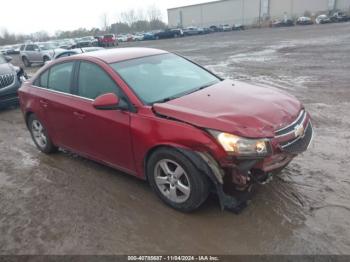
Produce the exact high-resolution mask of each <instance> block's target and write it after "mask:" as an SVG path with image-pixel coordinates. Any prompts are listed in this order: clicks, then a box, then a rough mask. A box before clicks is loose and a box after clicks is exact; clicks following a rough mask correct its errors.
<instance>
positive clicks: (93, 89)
mask: <svg viewBox="0 0 350 262" xmlns="http://www.w3.org/2000/svg"><path fill="white" fill-rule="evenodd" d="M107 93H115V94H116V95H117V96H119V97H121V93H120V89H119V88H118V87H117V85H116V83H115V82H114V81H113V80H112V79H111V78H110V77H109V76H108V75H107V74H106V72H105V71H103V70H102V69H101V68H100V67H99V66H98V65H95V64H92V63H86V62H81V64H80V69H79V78H78V95H79V96H82V97H85V98H90V99H95V98H96V97H98V96H100V95H104V94H107Z"/></svg>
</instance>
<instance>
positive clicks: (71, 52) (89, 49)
mask: <svg viewBox="0 0 350 262" xmlns="http://www.w3.org/2000/svg"><path fill="white" fill-rule="evenodd" d="M100 50H105V48H103V47H98V46H93V47H82V48H75V49H70V50H66V51H64V52H61V53H59V54H57V55H55V57H54V58H53V59H52V60H50V61H47V62H46V63H50V62H51V61H53V60H56V59H59V58H63V57H67V56H72V55H77V54H82V53H90V52H95V51H100Z"/></svg>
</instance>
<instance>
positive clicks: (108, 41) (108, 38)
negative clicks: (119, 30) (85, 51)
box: [101, 34, 118, 47]
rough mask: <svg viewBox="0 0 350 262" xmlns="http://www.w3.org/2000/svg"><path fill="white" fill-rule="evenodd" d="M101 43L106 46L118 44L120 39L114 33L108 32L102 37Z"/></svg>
mask: <svg viewBox="0 0 350 262" xmlns="http://www.w3.org/2000/svg"><path fill="white" fill-rule="evenodd" d="M101 43H102V46H104V47H110V46H117V45H118V39H117V38H116V37H115V35H114V34H107V35H104V36H103V38H102V39H101Z"/></svg>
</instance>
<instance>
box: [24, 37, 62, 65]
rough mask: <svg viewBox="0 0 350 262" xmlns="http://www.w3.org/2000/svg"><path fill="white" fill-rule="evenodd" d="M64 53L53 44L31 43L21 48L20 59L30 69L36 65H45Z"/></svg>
mask: <svg viewBox="0 0 350 262" xmlns="http://www.w3.org/2000/svg"><path fill="white" fill-rule="evenodd" d="M64 51H66V50H65V49H63V48H59V47H57V44H54V43H52V42H44V43H29V44H25V45H22V46H21V51H20V58H21V60H22V62H23V64H24V65H25V66H26V67H30V66H31V65H32V64H34V63H38V64H45V62H47V61H49V60H51V59H52V58H53V57H55V56H56V55H57V54H59V53H61V52H64Z"/></svg>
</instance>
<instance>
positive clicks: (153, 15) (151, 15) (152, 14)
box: [147, 5, 162, 21]
mask: <svg viewBox="0 0 350 262" xmlns="http://www.w3.org/2000/svg"><path fill="white" fill-rule="evenodd" d="M147 17H148V21H155V20H162V12H161V11H160V10H159V8H158V7H157V6H155V5H150V6H149V7H148V9H147Z"/></svg>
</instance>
